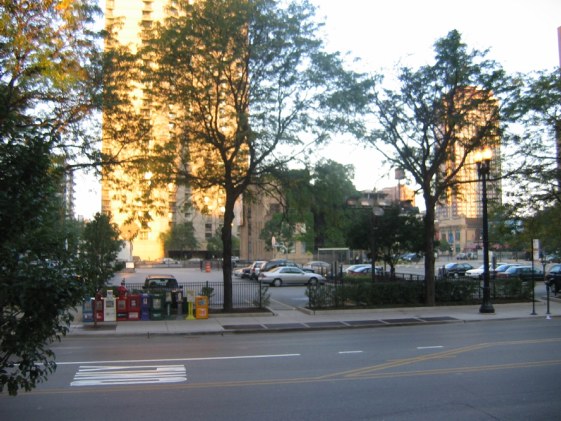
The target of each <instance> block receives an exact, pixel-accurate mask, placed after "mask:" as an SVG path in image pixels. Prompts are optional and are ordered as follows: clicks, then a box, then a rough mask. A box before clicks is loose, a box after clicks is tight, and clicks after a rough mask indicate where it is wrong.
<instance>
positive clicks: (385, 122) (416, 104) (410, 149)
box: [361, 30, 517, 305]
mask: <svg viewBox="0 0 561 421" xmlns="http://www.w3.org/2000/svg"><path fill="white" fill-rule="evenodd" d="M434 51H435V58H434V62H433V63H432V64H430V65H425V66H421V67H420V68H419V69H417V70H414V69H411V68H407V67H403V68H400V69H399V70H398V84H399V87H398V88H397V89H390V88H385V87H384V85H383V83H382V81H383V77H382V76H379V79H378V83H377V85H376V89H375V90H374V91H373V94H372V102H371V108H370V112H371V113H372V114H373V115H374V116H375V118H376V121H377V127H376V128H375V129H374V130H372V131H370V132H369V133H368V134H365V133H363V134H361V136H364V137H365V138H366V139H367V141H368V142H370V144H371V145H373V146H374V147H375V148H377V149H378V150H379V151H380V152H381V153H382V154H383V155H384V156H385V158H386V160H387V161H388V162H389V163H390V164H391V165H393V166H394V167H396V168H402V169H403V170H404V171H405V172H406V173H407V174H408V176H409V177H410V178H411V179H412V180H413V181H414V183H415V184H416V185H417V186H419V190H420V192H421V194H422V196H423V200H424V202H425V208H426V214H425V219H424V221H425V229H424V230H425V233H424V235H425V245H424V251H425V279H426V289H427V290H426V297H427V304H428V305H434V302H435V301H434V300H435V291H434V280H435V276H434V275H435V274H434V262H435V257H434V238H435V223H434V221H435V207H436V204H437V202H438V201H439V200H441V199H442V198H444V197H445V196H446V195H447V194H448V193H449V192H451V191H454V189H458V187H459V186H458V181H459V180H460V178H458V177H457V174H458V173H459V172H460V171H461V170H462V168H463V167H464V166H465V165H466V161H467V157H468V155H469V154H471V153H473V152H474V151H475V150H476V149H478V148H481V147H483V146H486V145H487V146H492V145H496V144H497V141H498V136H499V133H500V130H499V122H507V121H510V120H511V116H510V115H509V114H508V113H509V111H510V108H509V104H510V103H511V99H512V93H513V92H515V91H516V88H517V86H516V84H514V83H513V82H512V81H511V80H509V78H508V77H507V76H506V74H505V72H504V71H503V70H502V68H501V67H500V65H499V64H498V63H496V62H494V61H492V60H490V59H487V57H486V56H487V52H486V51H479V50H470V49H469V48H468V46H467V45H466V44H465V43H464V42H463V41H462V39H461V35H460V33H459V32H458V31H455V30H454V31H451V32H450V33H448V34H447V36H446V37H444V38H441V39H439V40H437V41H436V43H435V45H434ZM469 181H470V182H472V180H469Z"/></svg>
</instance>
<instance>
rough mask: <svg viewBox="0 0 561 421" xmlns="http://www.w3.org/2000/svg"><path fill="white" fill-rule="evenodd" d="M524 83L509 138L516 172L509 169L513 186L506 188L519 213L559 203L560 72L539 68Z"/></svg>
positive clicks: (560, 170)
mask: <svg viewBox="0 0 561 421" xmlns="http://www.w3.org/2000/svg"><path fill="white" fill-rule="evenodd" d="M524 82H525V86H524V92H523V95H521V96H520V100H519V101H517V104H516V105H517V111H518V112H519V116H520V117H519V118H518V123H519V125H518V131H517V132H516V136H515V137H514V138H513V140H514V145H515V146H516V148H514V150H515V151H516V152H517V153H516V155H514V154H512V155H513V157H512V162H513V165H514V166H515V169H518V171H512V172H513V175H512V181H511V182H512V184H513V185H516V189H511V190H510V191H509V195H510V197H511V198H512V200H513V201H515V202H516V203H517V204H518V205H519V207H520V208H522V209H523V211H522V212H525V211H526V210H527V208H528V206H533V207H534V208H535V209H540V208H541V207H542V206H544V205H545V206H549V205H550V204H551V203H557V204H559V203H561V72H560V71H559V69H558V68H556V69H553V70H552V71H539V72H537V73H536V74H532V75H529V76H528V77H524ZM529 197H531V200H528V198H529Z"/></svg>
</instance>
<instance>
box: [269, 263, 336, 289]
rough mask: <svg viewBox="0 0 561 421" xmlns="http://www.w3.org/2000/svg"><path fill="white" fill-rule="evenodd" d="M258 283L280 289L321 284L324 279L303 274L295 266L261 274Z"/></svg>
mask: <svg viewBox="0 0 561 421" xmlns="http://www.w3.org/2000/svg"><path fill="white" fill-rule="evenodd" d="M259 281H260V282H263V283H265V284H269V285H273V286H275V287H280V286H281V285H293V284H307V285H316V284H318V283H320V284H323V283H324V282H325V278H324V277H323V276H321V275H319V274H317V273H310V272H304V271H303V270H302V269H300V268H298V267H295V266H280V267H276V268H274V269H271V270H270V271H268V272H261V273H260V274H259Z"/></svg>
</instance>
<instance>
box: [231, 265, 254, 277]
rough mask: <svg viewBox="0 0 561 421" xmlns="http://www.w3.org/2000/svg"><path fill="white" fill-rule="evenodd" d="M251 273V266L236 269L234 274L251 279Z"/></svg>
mask: <svg viewBox="0 0 561 421" xmlns="http://www.w3.org/2000/svg"><path fill="white" fill-rule="evenodd" d="M250 273H251V266H247V267H245V268H237V269H234V276H235V277H237V278H242V279H249V274H250Z"/></svg>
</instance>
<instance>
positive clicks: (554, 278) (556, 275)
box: [545, 264, 561, 295]
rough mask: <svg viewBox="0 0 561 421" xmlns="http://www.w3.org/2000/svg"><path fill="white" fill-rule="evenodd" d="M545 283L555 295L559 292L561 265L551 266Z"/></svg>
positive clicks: (560, 287)
mask: <svg viewBox="0 0 561 421" xmlns="http://www.w3.org/2000/svg"><path fill="white" fill-rule="evenodd" d="M545 282H546V283H547V285H549V287H550V288H553V292H554V294H555V295H557V293H558V292H559V290H561V265H560V264H557V265H553V266H551V268H550V269H549V271H548V272H547V275H545Z"/></svg>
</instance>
